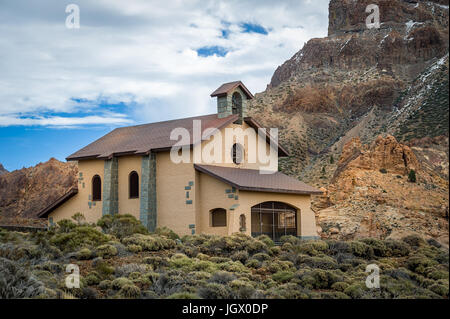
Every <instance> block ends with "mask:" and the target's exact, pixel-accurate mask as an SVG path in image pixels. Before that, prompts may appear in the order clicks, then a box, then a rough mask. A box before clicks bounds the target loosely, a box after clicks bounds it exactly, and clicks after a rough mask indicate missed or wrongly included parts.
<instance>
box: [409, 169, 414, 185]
mask: <svg viewBox="0 0 450 319" xmlns="http://www.w3.org/2000/svg"><path fill="white" fill-rule="evenodd" d="M408 181H409V182H411V183H415V182H416V171H415V170H413V169H412V170H410V171H409V173H408Z"/></svg>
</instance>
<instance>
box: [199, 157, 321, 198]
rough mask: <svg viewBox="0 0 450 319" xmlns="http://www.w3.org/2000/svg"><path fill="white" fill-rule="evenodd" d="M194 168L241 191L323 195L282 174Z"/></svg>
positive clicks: (315, 189)
mask: <svg viewBox="0 0 450 319" xmlns="http://www.w3.org/2000/svg"><path fill="white" fill-rule="evenodd" d="M194 167H195V169H196V170H197V171H199V172H202V173H205V174H208V175H210V176H212V177H214V178H217V179H219V180H221V181H223V182H224V183H227V184H229V185H231V186H234V187H236V188H237V189H239V190H245V191H256V192H271V193H292V194H306V195H313V194H317V195H319V194H322V191H320V190H319V189H317V188H314V187H312V186H309V185H307V184H305V183H303V182H301V181H299V180H297V179H295V178H293V177H290V176H287V175H285V174H283V173H281V172H275V173H272V174H261V173H260V171H259V170H257V169H243V168H233V167H224V166H214V165H200V164H194Z"/></svg>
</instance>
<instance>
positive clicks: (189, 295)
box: [167, 291, 199, 299]
mask: <svg viewBox="0 0 450 319" xmlns="http://www.w3.org/2000/svg"><path fill="white" fill-rule="evenodd" d="M167 299H199V297H198V296H197V295H196V294H193V293H190V292H185V291H184V292H176V293H173V294H171V295H170V296H168V297H167Z"/></svg>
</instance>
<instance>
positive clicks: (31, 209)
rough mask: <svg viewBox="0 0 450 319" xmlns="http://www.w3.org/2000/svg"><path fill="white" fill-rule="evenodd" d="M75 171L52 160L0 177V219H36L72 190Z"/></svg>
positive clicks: (73, 168) (74, 166) (72, 165)
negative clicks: (41, 212) (41, 211)
mask: <svg viewBox="0 0 450 319" xmlns="http://www.w3.org/2000/svg"><path fill="white" fill-rule="evenodd" d="M76 174H77V167H76V165H74V164H72V163H63V162H60V161H58V160H56V159H54V158H51V159H50V160H49V161H48V162H45V163H40V164H38V165H36V166H34V167H30V168H22V169H20V170H16V171H13V172H10V173H5V174H2V175H1V176H0V216H1V217H3V218H36V217H37V216H36V215H37V213H38V212H39V211H40V210H42V209H43V208H45V207H46V206H47V205H49V204H50V203H52V202H53V201H54V200H56V199H57V198H59V197H60V196H62V195H63V194H64V193H65V192H67V191H68V190H69V189H70V188H71V187H73V186H76V185H77V183H76Z"/></svg>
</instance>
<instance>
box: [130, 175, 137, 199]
mask: <svg viewBox="0 0 450 319" xmlns="http://www.w3.org/2000/svg"><path fill="white" fill-rule="evenodd" d="M128 191H129V197H130V198H139V175H138V173H136V172H135V171H132V172H131V173H130V176H129V177H128Z"/></svg>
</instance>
